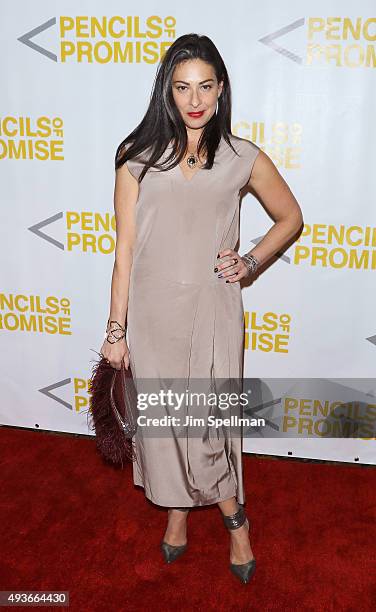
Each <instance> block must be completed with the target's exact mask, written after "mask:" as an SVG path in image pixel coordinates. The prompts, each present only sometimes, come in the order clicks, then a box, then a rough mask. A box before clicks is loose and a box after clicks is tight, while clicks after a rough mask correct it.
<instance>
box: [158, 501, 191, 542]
mask: <svg viewBox="0 0 376 612" xmlns="http://www.w3.org/2000/svg"><path fill="white" fill-rule="evenodd" d="M188 513H189V510H187V511H182V510H176V509H175V508H169V509H168V524H167V529H166V531H165V535H164V538H163V540H164V541H165V542H166V543H167V544H171V545H172V546H181V545H183V544H186V543H187V516H188Z"/></svg>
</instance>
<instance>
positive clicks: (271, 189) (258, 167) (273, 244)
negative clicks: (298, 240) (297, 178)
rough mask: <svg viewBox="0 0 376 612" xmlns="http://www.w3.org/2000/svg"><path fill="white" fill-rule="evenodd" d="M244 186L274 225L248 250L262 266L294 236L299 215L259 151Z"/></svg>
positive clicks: (285, 186) (299, 223)
mask: <svg viewBox="0 0 376 612" xmlns="http://www.w3.org/2000/svg"><path fill="white" fill-rule="evenodd" d="M248 186H249V187H251V189H253V190H254V191H255V193H256V194H257V195H258V196H259V197H260V199H261V201H262V203H263V204H264V206H265V208H266V210H267V212H268V213H269V214H270V216H271V217H272V218H273V220H274V225H272V227H271V228H270V229H269V230H268V232H267V233H266V234H265V236H264V237H263V238H262V240H260V242H259V243H258V244H257V246H255V247H254V248H253V249H252V250H251V251H250V252H251V253H252V255H254V256H255V257H256V258H257V259H258V261H259V262H260V264H262V263H264V262H265V261H267V260H268V259H270V258H271V257H272V256H273V255H275V254H276V253H277V252H278V251H279V250H280V249H281V248H282V247H283V246H285V245H286V243H287V242H288V241H289V240H290V238H292V237H293V236H295V235H296V234H297V232H298V231H299V229H300V228H302V225H303V215H302V211H301V208H300V206H299V204H298V202H297V201H296V199H295V197H294V195H293V193H292V192H291V190H290V187H289V186H288V184H287V183H286V181H285V180H284V179H283V177H282V176H281V175H280V173H279V172H278V169H277V168H276V166H275V165H274V164H273V162H272V160H271V159H270V157H268V155H266V154H265V153H264V152H263V151H260V153H259V154H258V156H257V158H256V161H255V163H254V165H253V169H252V174H251V178H250V179H249V183H248Z"/></svg>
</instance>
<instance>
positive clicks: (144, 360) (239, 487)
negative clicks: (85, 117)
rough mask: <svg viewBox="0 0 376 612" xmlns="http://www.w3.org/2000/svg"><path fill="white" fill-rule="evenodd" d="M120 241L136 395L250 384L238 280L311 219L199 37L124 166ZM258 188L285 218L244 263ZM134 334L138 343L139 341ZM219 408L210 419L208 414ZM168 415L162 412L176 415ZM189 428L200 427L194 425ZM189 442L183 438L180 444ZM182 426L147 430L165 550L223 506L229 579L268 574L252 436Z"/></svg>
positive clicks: (182, 44) (116, 326)
mask: <svg viewBox="0 0 376 612" xmlns="http://www.w3.org/2000/svg"><path fill="white" fill-rule="evenodd" d="M115 168H116V178H115V191H114V206H115V215H116V231H117V241H116V250H115V264H114V270H113V276H112V286H111V305H110V316H109V321H108V324H107V331H106V333H107V337H106V339H105V341H104V343H103V346H102V348H101V352H102V354H103V355H104V356H105V357H106V358H107V360H108V361H109V362H110V363H111V365H112V366H113V367H116V368H120V365H121V360H123V361H124V364H125V367H126V368H128V367H129V365H130V367H131V371H132V374H133V377H134V378H135V380H136V385H137V390H138V391H139V388H140V386H139V385H141V382H142V381H146V380H147V379H148V380H149V379H152V380H153V381H156V382H157V384H158V385H159V388H165V387H168V386H170V387H171V384H172V385H173V384H174V382H175V381H177V380H182V381H184V384H187V386H189V385H190V384H191V383H192V381H193V380H197V379H205V381H204V383H205V382H206V381H208V384H209V387H210V388H212V387H211V385H212V383H216V381H223V380H225V381H226V380H230V381H239V380H241V379H242V376H243V372H242V360H243V356H244V344H243V342H244V310H243V303H242V296H241V289H240V284H239V281H240V280H241V279H242V278H244V277H246V276H248V275H249V274H252V273H254V272H255V270H256V269H257V268H258V267H259V265H260V264H263V263H264V262H265V261H266V260H268V259H269V258H270V257H271V256H273V255H274V254H275V253H276V252H278V251H279V250H280V249H281V248H282V247H283V246H284V245H285V244H286V242H287V241H288V240H289V239H291V238H292V237H293V236H294V235H295V234H296V233H297V232H298V230H299V228H300V227H301V225H302V214H301V210H300V207H299V205H298V203H297V202H296V200H295V198H294V196H293V195H292V193H291V191H290V189H289V187H288V186H287V184H286V183H285V181H284V180H283V178H282V177H281V175H280V174H279V172H278V170H277V169H276V167H275V166H274V164H273V163H272V161H271V160H270V158H269V157H268V156H267V155H266V154H265V153H264V152H263V151H261V150H260V149H259V147H258V146H257V145H255V144H254V143H252V142H250V141H248V140H245V139H241V138H238V137H236V136H234V135H232V134H231V91H230V83H229V78H228V74H227V70H226V67H225V65H224V62H223V60H222V58H221V56H220V54H219V52H218V50H217V48H216V47H215V45H214V44H213V42H212V41H211V40H210V39H209V38H208V37H206V36H199V35H197V34H187V35H184V36H181V37H180V38H178V39H177V40H176V41H175V42H174V44H173V45H172V46H171V47H170V48H169V49H168V51H167V53H166V54H165V56H164V58H163V60H162V62H161V64H160V66H159V68H158V71H157V75H156V79H155V83H154V87H153V92H152V96H151V99H150V103H149V107H148V109H147V111H146V113H145V116H144V118H143V120H142V121H141V123H140V124H139V125H138V126H137V127H136V128H135V129H134V130H133V132H132V133H131V134H129V136H128V137H127V138H125V139H124V140H123V141H122V142H121V144H120V145H119V147H118V149H117V151H116V157H115ZM245 185H248V186H250V187H252V188H253V190H254V191H255V192H256V193H257V194H258V196H259V197H260V198H261V199H262V201H263V204H264V205H265V207H266V209H267V210H268V212H269V213H270V215H271V216H272V217H273V218H275V219H276V221H275V223H274V225H273V226H272V227H271V229H270V230H269V231H268V233H267V234H266V236H265V237H264V238H263V239H262V240H261V241H260V242H259V243H258V244H257V246H256V247H255V248H254V249H252V253H248V254H244V255H243V256H241V255H239V253H237V252H236V251H235V250H234V249H235V247H236V243H237V241H238V219H239V192H240V189H241V188H242V187H244V186H245ZM127 333H128V344H129V346H128V344H127V337H126V334H127ZM208 410H209V409H208V408H207V409H205V408H203V409H202V414H203V415H204V416H206V417H207V416H208V414H209V413H208ZM173 412H174V410H171V411H169V408H168V407H166V406H165V405H162V404H160V405H158V406H154V407H152V408H151V409H150V410H149V414H148V416H150V415H153V416H154V415H156V414H158V416H163V414H169V415H171V413H173ZM188 429H189V428H188ZM181 431H183V435H181ZM187 431H188V430H187V428H183V430H181V429H180V430H179V433H177V432H178V428H176V427H175V425H174V424H173V425H170V427H169V428H167V434H166V433H164V434H163V435H159V434H156V435H155V436H154V437H153V436H150V434H149V435H148V434H147V433H145V430H144V428H142V427H138V432H137V434H136V436H135V445H136V454H137V462H135V463H134V464H133V478H134V483H135V484H136V485H139V486H142V487H143V488H144V493H145V496H146V497H147V498H148V499H150V500H151V501H152V502H154V503H156V504H158V505H161V506H164V507H168V508H169V510H168V524H167V529H166V532H165V534H164V538H163V540H162V542H161V547H162V551H163V555H164V558H165V560H166V561H167V562H171V561H173V560H175V559H177V558H178V557H179V556H181V554H182V553H183V552H184V551H185V550H186V547H187V534H186V526H187V525H186V522H187V515H188V511H189V509H190V508H192V507H194V506H202V505H208V504H214V503H217V504H218V506H219V508H220V510H221V512H222V516H223V520H224V523H225V526H226V527H227V528H228V529H229V533H230V534H231V547H230V569H231V571H232V572H233V573H234V574H235V575H236V576H237V577H238V578H239V579H240V580H241V581H242V582H248V581H249V579H250V577H251V576H252V575H253V573H254V571H255V559H254V556H253V553H252V550H251V547H250V541H249V534H248V532H249V523H248V520H247V517H246V514H245V510H244V502H245V496H244V488H243V480H242V459H241V452H242V448H241V436H237V437H235V436H232V435H231V432H229V431H226V432H225V435H224V437H223V438H219V439H218V437H215V435H214V436H213V435H212V431H211V430H210V428H207V427H205V428H204V433H203V435H202V436H201V437H197V435H196V436H193V435H190V433H187Z"/></svg>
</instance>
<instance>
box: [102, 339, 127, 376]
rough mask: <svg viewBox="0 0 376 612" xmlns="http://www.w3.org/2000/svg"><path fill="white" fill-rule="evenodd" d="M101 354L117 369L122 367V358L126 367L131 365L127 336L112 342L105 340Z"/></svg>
mask: <svg viewBox="0 0 376 612" xmlns="http://www.w3.org/2000/svg"><path fill="white" fill-rule="evenodd" d="M101 354H102V355H103V356H104V357H105V358H106V359H107V360H108V361H109V363H110V365H111V366H112V367H113V368H116V370H120V368H121V360H123V361H124V365H125V369H126V370H128V367H129V356H130V353H129V348H128V345H127V343H126V340H125V338H122V339H121V340H118V341H117V342H114V343H113V344H111V343H110V342H107V340H105V341H104V342H103V344H102V348H101Z"/></svg>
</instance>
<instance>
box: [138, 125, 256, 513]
mask: <svg viewBox="0 0 376 612" xmlns="http://www.w3.org/2000/svg"><path fill="white" fill-rule="evenodd" d="M230 139H231V142H232V144H233V146H234V148H235V150H236V151H237V152H238V153H239V156H236V155H235V153H234V152H233V151H232V149H231V148H230V147H229V145H228V143H227V142H226V141H225V140H224V138H223V137H222V138H221V141H220V144H219V146H218V149H217V151H216V156H215V162H214V165H213V168H212V169H211V170H205V169H202V168H200V169H199V170H197V171H196V173H195V174H194V175H193V177H192V178H190V179H187V178H185V176H184V175H183V172H182V169H181V168H180V166H179V165H177V166H175V168H173V169H172V170H169V171H167V172H158V171H156V170H155V169H152V170H149V171H148V172H147V173H146V175H145V177H144V179H143V181H142V182H141V184H140V186H139V196H138V201H137V204H136V243H135V248H134V252H133V263H132V269H131V275H130V286H129V301H128V313H127V323H128V331H127V341H128V346H129V351H130V367H131V370H132V374H133V376H134V378H135V379H136V381H139V380H141V379H153V380H156V381H157V383H158V381H159V382H160V384H161V387H166V381H167V382H168V383H170V387H171V385H173V381H174V379H179V380H182V379H184V380H185V381H187V384H188V385H189V381H190V380H191V379H200V378H203V379H205V380H208V381H209V380H210V381H213V380H214V382H215V380H216V379H221V380H222V381H223V380H225V379H228V378H229V379H234V380H241V379H242V376H243V355H244V310H243V302H242V295H241V288H240V283H239V282H236V283H226V279H224V278H219V277H218V273H216V272H214V268H215V267H216V265H217V264H218V262H219V261H220V262H222V261H224V260H225V259H226V258H223V259H221V260H218V259H217V254H218V252H219V251H221V250H224V249H226V248H231V249H235V247H236V245H237V241H238V236H239V191H240V189H241V188H242V187H243V186H244V185H245V184H246V183H247V182H248V179H249V177H250V175H251V171H252V167H253V164H254V162H255V159H256V157H257V155H258V153H259V151H260V149H259V147H258V146H257V145H255V144H254V143H252V142H251V141H249V140H245V139H242V138H239V137H236V136H233V135H230ZM170 147H171V145H169V147H167V149H166V151H165V152H164V154H163V156H162V157H166V156H167V154H169V153H170ZM127 165H128V168H129V170H130V172H131V173H132V174H133V175H134V176H135V177H136V178H138V176H139V175H140V173H141V170H142V168H143V165H142V164H141V163H140V162H139V161H138V160H137V158H136V159H132V160H129V161H128V162H127ZM137 384H138V382H137ZM167 386H168V385H167ZM204 410H205V408H204ZM167 412H169V408H168V409H166V407H163V406H160V405H159V406H157V407H155V408H152V409H150V408H149V409H148V410H147V411H146V416H148V417H150V416H152V415H153V413H155V414H156V415H157V414H158V417H160V416H161V415H163V414H164V413H166V414H167ZM172 412H174V411H172ZM174 414H175V413H174ZM144 431H145V430H144V428H143V427H138V431H137V433H136V435H135V438H134V440H135V444H136V447H135V448H136V454H137V461H136V462H134V463H133V481H134V484H136V485H139V486H141V487H143V488H144V493H145V495H146V497H147V498H148V499H150V500H151V501H152V502H154V503H156V504H158V505H161V506H165V507H172V506H202V505H207V504H214V503H216V502H218V501H222V500H225V499H228V498H230V497H232V496H236V498H237V500H238V502H239V503H244V501H245V495H244V486H243V474H242V439H241V436H237V437H233V436H231V434H229V433H228V431H227V432H226V435H225V436H224V437H222V438H221V437H220V438H219V439H218V437H217V434H216V433H214V434H213V433H212V432H210V431H209V433H208V430H207V429H205V428H204V430H203V435H202V436H201V437H197V435H196V436H195V437H192V436H190V435H189V433H188V430H187V428H186V429H185V430H184V431H187V435H181V433H180V435H177V429H176V430H175V428H174V426H173V425H172V426H170V427H169V428H168V427H167V428H163V435H162V436H156V437H150V436H147V435H146V434H145V433H144ZM179 431H180V432H181V430H179Z"/></svg>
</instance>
